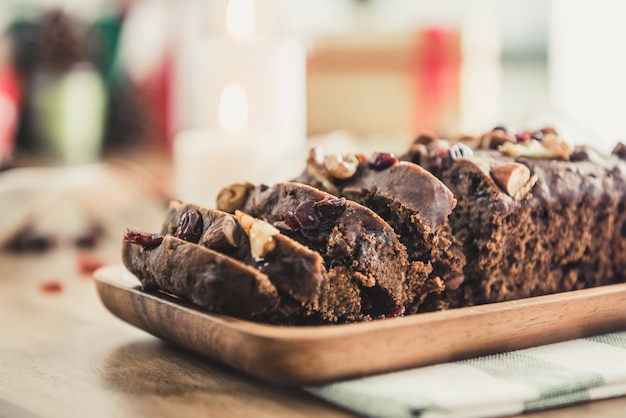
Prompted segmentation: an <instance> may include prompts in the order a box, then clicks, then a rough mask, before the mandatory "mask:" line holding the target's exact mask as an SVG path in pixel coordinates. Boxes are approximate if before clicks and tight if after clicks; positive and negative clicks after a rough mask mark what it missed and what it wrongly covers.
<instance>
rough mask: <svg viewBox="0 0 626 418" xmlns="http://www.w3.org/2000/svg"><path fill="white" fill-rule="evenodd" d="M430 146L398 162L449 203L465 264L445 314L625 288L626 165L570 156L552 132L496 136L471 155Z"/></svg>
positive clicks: (579, 150)
mask: <svg viewBox="0 0 626 418" xmlns="http://www.w3.org/2000/svg"><path fill="white" fill-rule="evenodd" d="M437 144H438V145H437V147H438V148H437V149H436V150H434V149H430V150H429V149H428V145H426V146H425V147H424V149H426V151H427V152H426V153H424V152H423V151H424V150H422V151H420V152H419V155H415V154H414V155H411V152H409V153H408V154H407V155H406V156H405V158H407V159H411V160H413V161H415V160H418V159H419V160H420V161H421V163H422V164H424V165H425V166H429V169H431V171H433V172H435V173H437V174H438V176H439V177H440V178H441V179H442V181H443V182H444V183H445V184H446V185H447V186H448V187H449V188H450V189H451V190H452V192H453V193H454V196H455V197H456V199H457V201H458V204H457V207H456V208H455V210H454V211H453V212H452V215H451V217H450V223H451V225H452V229H453V232H454V234H455V236H456V237H457V238H458V239H459V240H460V241H461V242H462V243H463V248H464V252H465V255H466V257H467V264H466V267H465V278H466V279H465V282H464V283H463V284H462V285H461V286H459V287H458V289H456V290H447V291H446V298H448V300H449V301H450V302H451V303H452V305H453V306H466V305H472V304H481V303H489V302H498V301H505V300H511V299H518V298H525V297H530V296H537V295H544V294H548V293H555V292H563V291H568V290H574V289H582V288H586V287H593V286H599V285H603V284H608V283H613V282H616V281H623V280H624V278H625V271H626V270H624V267H626V265H625V264H626V263H625V261H624V258H625V257H624V255H625V252H624V236H625V235H626V234H624V231H626V209H625V208H626V164H625V163H624V162H623V161H622V160H620V159H619V158H618V157H616V156H603V155H600V154H599V153H597V152H595V151H593V150H592V149H589V148H587V147H576V148H574V147H571V146H570V145H568V144H567V143H566V142H565V141H563V140H562V139H561V138H559V137H558V135H557V134H556V132H554V131H553V130H543V131H538V132H535V133H530V134H528V133H524V134H518V135H512V134H510V133H508V132H507V131H506V130H504V129H503V128H496V129H494V131H492V132H490V133H488V134H486V135H485V136H484V137H483V138H482V140H481V141H480V142H479V141H477V142H476V144H475V147H474V149H473V151H472V150H471V149H470V148H468V147H467V145H468V144H457V143H449V144H448V146H447V149H446V147H445V146H442V145H445V144H442V142H441V140H438V141H437ZM478 144H480V145H478ZM412 149H419V147H412ZM459 149H462V151H459Z"/></svg>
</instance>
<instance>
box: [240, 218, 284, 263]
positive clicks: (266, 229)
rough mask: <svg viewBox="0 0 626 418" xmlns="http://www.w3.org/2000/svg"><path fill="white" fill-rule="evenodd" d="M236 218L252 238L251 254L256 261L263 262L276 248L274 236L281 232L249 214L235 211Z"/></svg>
mask: <svg viewBox="0 0 626 418" xmlns="http://www.w3.org/2000/svg"><path fill="white" fill-rule="evenodd" d="M235 217H236V218H237V220H238V221H239V224H240V225H241V228H242V229H243V230H244V231H245V233H246V234H247V235H248V237H250V253H251V254H252V257H253V258H254V259H255V260H256V261H262V260H263V258H265V255H266V254H267V253H269V252H271V251H272V250H273V249H274V248H276V242H275V241H274V235H278V234H280V231H279V230H278V229H276V228H274V227H273V226H272V225H270V224H268V223H267V222H265V221H262V220H261V219H257V218H254V217H252V216H250V215H248V214H247V213H244V212H241V211H239V210H238V211H235Z"/></svg>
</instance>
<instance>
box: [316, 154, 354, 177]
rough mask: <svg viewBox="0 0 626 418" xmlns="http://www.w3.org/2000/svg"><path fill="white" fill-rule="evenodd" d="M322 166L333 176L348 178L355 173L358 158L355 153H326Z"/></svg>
mask: <svg viewBox="0 0 626 418" xmlns="http://www.w3.org/2000/svg"><path fill="white" fill-rule="evenodd" d="M324 166H325V167H326V169H327V170H328V172H329V173H330V175H331V176H333V177H334V178H336V179H342V180H343V179H349V178H351V177H352V176H354V174H355V173H356V169H357V168H358V167H359V159H358V158H357V156H356V155H355V154H344V155H338V154H333V155H327V156H326V157H324Z"/></svg>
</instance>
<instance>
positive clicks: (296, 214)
mask: <svg viewBox="0 0 626 418" xmlns="http://www.w3.org/2000/svg"><path fill="white" fill-rule="evenodd" d="M345 209H346V199H345V198H343V197H341V198H339V199H322V200H320V201H317V202H315V201H313V200H307V201H305V202H302V203H300V204H299V205H298V207H296V210H295V211H293V212H290V213H288V214H286V215H284V216H283V220H284V221H285V224H287V226H288V227H289V228H291V229H292V230H294V231H304V232H311V231H316V230H320V231H324V230H326V229H328V227H329V226H331V225H333V224H334V222H335V220H336V219H337V217H339V215H341V214H342V213H343V211H344V210H345Z"/></svg>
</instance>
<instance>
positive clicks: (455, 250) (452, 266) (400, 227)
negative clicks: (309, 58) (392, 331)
mask: <svg viewBox="0 0 626 418" xmlns="http://www.w3.org/2000/svg"><path fill="white" fill-rule="evenodd" d="M295 181H297V182H301V183H305V184H310V185H312V186H314V187H317V188H320V189H323V190H326V191H334V192H335V193H338V194H339V195H341V196H345V197H346V198H348V199H350V200H354V201H356V202H358V203H360V204H362V205H365V206H367V207H369V208H370V209H372V210H373V211H374V212H376V213H377V214H378V215H380V216H381V217H382V218H383V219H384V220H385V221H387V222H388V223H389V225H391V226H392V227H393V229H394V230H395V231H396V233H397V234H398V237H399V239H400V242H401V243H402V244H404V245H405V246H406V248H407V250H408V254H409V260H410V261H412V262H422V263H424V264H425V265H427V266H432V271H431V272H430V273H428V276H427V280H425V281H424V282H422V283H420V284H419V286H418V287H416V288H414V289H412V292H413V293H415V294H416V295H417V298H418V300H419V302H421V299H423V298H424V297H425V296H426V295H427V294H429V293H431V292H437V291H440V290H441V288H442V283H443V285H445V283H453V285H454V284H457V283H460V282H461V281H462V280H463V266H464V265H465V257H464V255H463V251H462V248H461V245H460V243H459V242H458V241H457V240H456V239H455V238H454V237H453V236H452V231H451V228H450V224H449V222H448V216H449V215H450V213H451V212H452V210H453V208H454V206H455V205H456V199H454V197H453V195H452V192H450V190H449V189H448V188H447V187H446V186H445V185H444V184H443V183H442V182H441V181H440V180H438V179H437V178H436V177H434V176H433V175H432V174H431V173H429V172H428V171H426V170H424V169H423V168H422V167H420V166H418V165H416V164H413V163H410V162H401V161H398V160H397V158H395V157H394V156H393V155H391V154H385V153H375V154H374V155H373V156H372V158H371V159H369V160H368V159H367V158H366V157H365V156H364V155H362V154H344V155H326V156H324V155H322V153H321V150H320V149H312V150H311V153H310V155H309V159H308V160H307V168H306V170H305V171H304V172H303V173H302V174H301V175H300V176H299V177H298V178H297V179H296V180H295Z"/></svg>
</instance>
